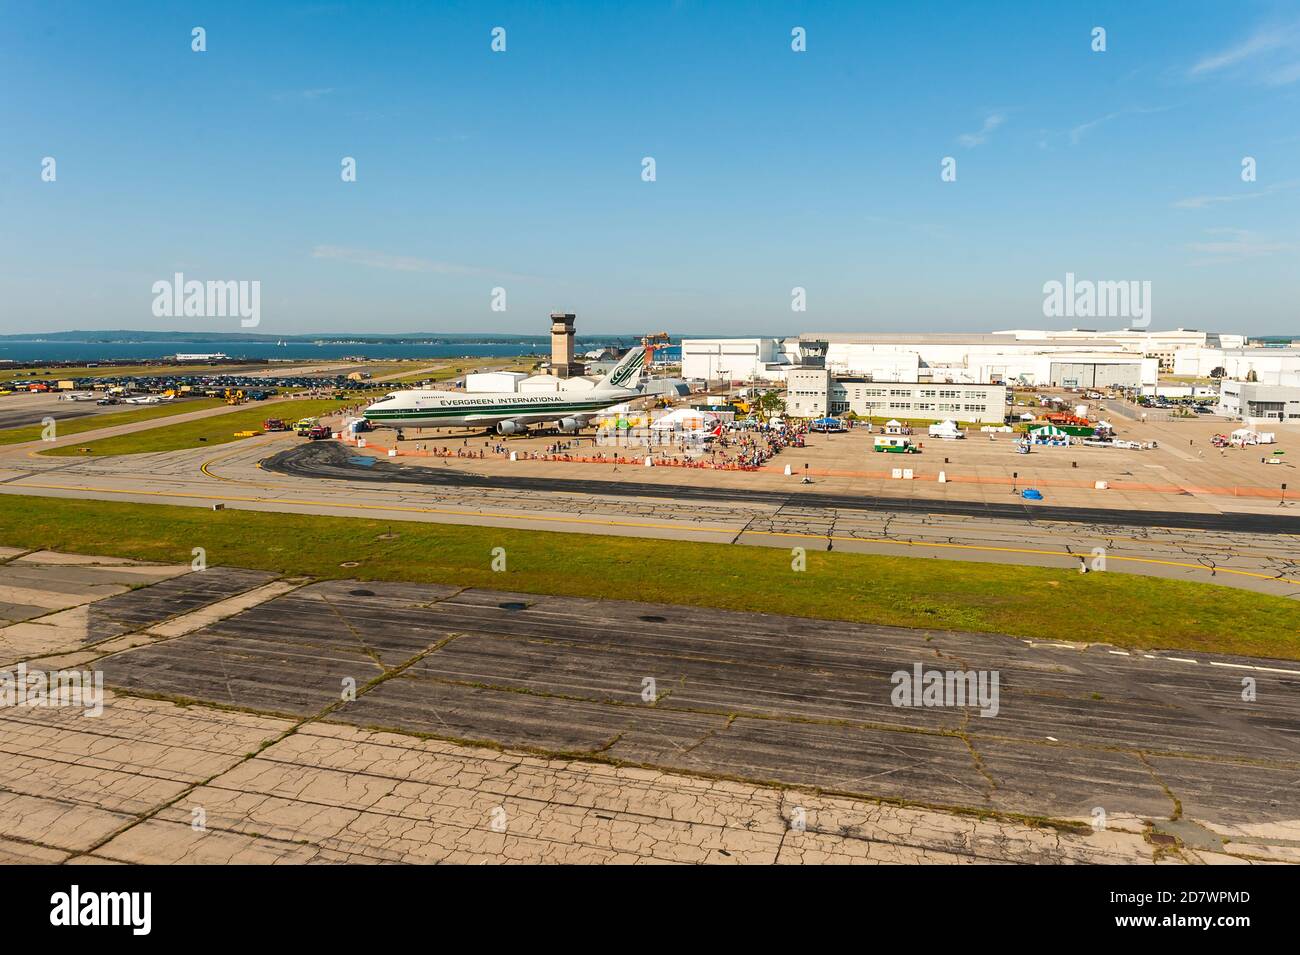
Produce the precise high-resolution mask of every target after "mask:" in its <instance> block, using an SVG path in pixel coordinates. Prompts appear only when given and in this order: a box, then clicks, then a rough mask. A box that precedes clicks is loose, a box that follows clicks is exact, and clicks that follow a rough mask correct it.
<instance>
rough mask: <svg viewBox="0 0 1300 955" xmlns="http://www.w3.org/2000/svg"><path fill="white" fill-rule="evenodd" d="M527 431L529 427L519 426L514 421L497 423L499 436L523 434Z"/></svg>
mask: <svg viewBox="0 0 1300 955" xmlns="http://www.w3.org/2000/svg"><path fill="white" fill-rule="evenodd" d="M527 430H528V427H527V425H522V424H517V423H516V422H514V421H498V422H497V434H522V433H523V432H525V431H527Z"/></svg>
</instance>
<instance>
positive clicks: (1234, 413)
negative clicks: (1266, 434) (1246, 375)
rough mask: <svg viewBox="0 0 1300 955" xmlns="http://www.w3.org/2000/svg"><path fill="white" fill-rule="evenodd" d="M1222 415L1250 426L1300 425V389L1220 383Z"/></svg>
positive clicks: (1254, 383) (1298, 386)
mask: <svg viewBox="0 0 1300 955" xmlns="http://www.w3.org/2000/svg"><path fill="white" fill-rule="evenodd" d="M1215 411H1216V412H1217V413H1218V414H1221V415H1225V416H1227V417H1229V418H1240V419H1241V420H1243V421H1250V422H1257V421H1258V422H1269V421H1271V422H1275V423H1277V424H1283V423H1286V424H1297V423H1300V385H1268V384H1261V383H1259V382H1253V381H1230V380H1226V379H1225V380H1224V381H1221V382H1220V383H1219V404H1218V407H1216V408H1215Z"/></svg>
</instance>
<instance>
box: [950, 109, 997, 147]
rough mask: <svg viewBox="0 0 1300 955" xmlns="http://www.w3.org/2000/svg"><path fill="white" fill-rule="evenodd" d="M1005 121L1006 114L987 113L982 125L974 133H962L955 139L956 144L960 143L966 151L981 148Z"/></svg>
mask: <svg viewBox="0 0 1300 955" xmlns="http://www.w3.org/2000/svg"><path fill="white" fill-rule="evenodd" d="M1006 121H1007V116H1006V113H989V114H988V115H987V116H985V117H984V125H983V126H981V127H980V129H979V131H978V132H975V133H962V134H961V135H960V136H958V137H957V142H959V143H961V144H962V145H963V146H965V147H966V148H967V149H973V148H974V147H976V146H982V145H984V143H986V142H988V140H989V137H990V136H992V135H993V133H994V132H995V131H996V130H997V129H998V127H1000V126H1001V125H1002V124H1003V123H1005V122H1006Z"/></svg>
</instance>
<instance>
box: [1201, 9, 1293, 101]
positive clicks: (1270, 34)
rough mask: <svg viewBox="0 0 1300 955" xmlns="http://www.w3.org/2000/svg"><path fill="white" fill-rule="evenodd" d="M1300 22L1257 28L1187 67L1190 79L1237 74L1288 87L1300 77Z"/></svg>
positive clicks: (1255, 80)
mask: <svg viewBox="0 0 1300 955" xmlns="http://www.w3.org/2000/svg"><path fill="white" fill-rule="evenodd" d="M1297 52H1300V23H1289V24H1273V25H1266V26H1261V27H1258V28H1256V30H1255V32H1254V33H1252V34H1251V35H1250V36H1248V37H1247V38H1246V39H1244V40H1240V41H1238V42H1237V43H1234V44H1233V45H1232V46H1229V47H1227V48H1225V49H1223V50H1219V51H1218V52H1216V53H1210V54H1207V55H1206V56H1203V57H1201V59H1199V60H1197V61H1196V62H1195V63H1194V64H1192V66H1191V67H1190V68H1189V69H1188V70H1187V76H1188V78H1189V79H1197V78H1201V77H1206V76H1213V75H1218V74H1225V73H1236V74H1237V75H1240V76H1244V77H1246V78H1248V79H1250V80H1252V81H1254V82H1257V83H1263V84H1265V85H1268V86H1286V85H1289V84H1291V83H1294V82H1296V81H1297V80H1300V61H1297V59H1296V54H1297Z"/></svg>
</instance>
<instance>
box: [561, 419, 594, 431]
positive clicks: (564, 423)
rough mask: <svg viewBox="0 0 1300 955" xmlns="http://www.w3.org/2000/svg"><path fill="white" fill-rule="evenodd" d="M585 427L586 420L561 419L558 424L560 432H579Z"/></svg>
mask: <svg viewBox="0 0 1300 955" xmlns="http://www.w3.org/2000/svg"><path fill="white" fill-rule="evenodd" d="M586 426H587V419H586V418H561V419H560V421H559V424H558V427H559V429H560V430H561V431H581V430H582V429H583V428H585V427H586Z"/></svg>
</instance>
